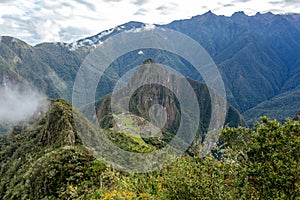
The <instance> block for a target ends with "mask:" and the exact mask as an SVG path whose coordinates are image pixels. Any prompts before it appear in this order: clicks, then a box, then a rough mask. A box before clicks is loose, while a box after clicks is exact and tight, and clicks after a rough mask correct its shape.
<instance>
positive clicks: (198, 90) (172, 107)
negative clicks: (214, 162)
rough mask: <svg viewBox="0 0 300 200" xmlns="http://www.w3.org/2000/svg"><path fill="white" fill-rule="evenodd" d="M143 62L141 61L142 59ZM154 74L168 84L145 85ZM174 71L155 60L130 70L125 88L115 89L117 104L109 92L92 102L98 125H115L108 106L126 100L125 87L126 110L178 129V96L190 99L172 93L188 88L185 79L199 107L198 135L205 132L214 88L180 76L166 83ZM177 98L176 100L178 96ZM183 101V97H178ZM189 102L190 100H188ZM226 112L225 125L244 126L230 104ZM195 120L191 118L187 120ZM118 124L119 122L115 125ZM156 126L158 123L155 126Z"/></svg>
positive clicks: (180, 109) (85, 110) (210, 114)
mask: <svg viewBox="0 0 300 200" xmlns="http://www.w3.org/2000/svg"><path fill="white" fill-rule="evenodd" d="M144 62H145V61H144ZM158 76H162V77H163V79H162V80H161V81H160V83H161V84H162V85H168V86H169V87H168V88H167V87H164V86H162V85H159V84H145V80H146V82H148V81H149V82H151V80H153V79H157V77H158ZM174 76H175V75H174V74H172V73H169V72H166V71H165V70H164V69H163V68H161V67H160V66H159V65H157V64H156V63H152V64H148V65H143V67H140V68H137V69H136V71H135V72H134V75H133V76H132V78H131V79H130V80H129V82H128V85H127V88H123V89H122V90H121V91H116V92H115V94H114V95H115V97H114V98H117V99H118V100H117V102H119V103H121V104H120V105H119V104H118V103H117V102H112V101H111V98H112V95H107V96H105V97H104V98H102V99H100V100H99V101H97V102H96V103H95V106H92V111H93V108H94V107H95V109H96V113H97V119H98V120H99V122H100V125H101V127H102V128H106V129H107V128H113V129H114V128H116V122H115V121H114V120H113V118H112V116H113V112H112V108H111V105H112V104H114V106H115V107H117V109H120V107H122V106H123V105H122V102H126V98H128V97H127V96H126V95H123V93H124V91H127V90H128V93H132V96H131V97H130V100H129V112H130V113H133V114H135V115H137V116H140V117H142V118H144V119H147V120H148V121H151V122H152V123H154V124H157V123H158V124H159V122H163V121H165V124H162V125H163V126H162V128H163V130H165V131H167V132H170V133H176V131H177V130H178V128H179V126H180V123H183V122H181V120H182V119H181V118H182V117H185V116H189V114H188V115H183V114H184V113H183V112H184V108H182V107H181V106H183V105H181V104H180V103H179V99H181V98H182V97H183V98H186V99H187V101H191V99H190V98H189V96H186V95H185V93H180V92H179V93H177V94H176V95H175V93H174V91H176V90H177V91H188V90H189V88H187V87H186V85H185V84H184V81H187V83H189V84H190V85H191V88H192V89H193V92H195V96H196V98H197V104H198V106H199V109H200V112H199V120H200V121H199V124H198V126H199V128H198V134H201V135H202V134H204V133H206V132H207V131H208V127H209V124H210V119H211V117H212V105H211V102H212V100H211V96H214V95H215V94H214V91H212V90H211V89H209V88H208V87H207V85H205V84H201V83H199V82H197V81H194V80H192V79H187V80H183V78H176V80H177V81H176V82H175V83H173V84H168V83H169V82H172V80H174ZM135 85H143V86H141V87H139V88H138V89H137V90H133V91H131V90H132V89H131V88H134V86H135ZM178 98H179V99H178ZM181 101H183V100H181ZM190 104H192V102H190ZM155 105H161V106H163V107H164V109H165V111H166V115H165V116H163V113H161V112H163V111H161V110H159V108H153V106H154V107H155ZM152 108H153V109H155V110H154V111H153V112H154V115H155V117H156V118H157V119H158V122H155V121H152V120H155V119H153V118H151V113H150V114H149V112H150V111H151V109H152ZM226 109H227V115H226V118H225V121H224V123H225V125H228V126H231V127H237V126H240V125H245V122H244V119H243V117H242V116H241V115H240V114H239V112H238V111H237V110H236V109H235V108H233V107H232V106H231V105H226ZM121 110H122V109H121ZM83 112H84V113H89V112H91V111H90V110H89V108H85V109H84V110H83ZM87 115H88V116H91V117H89V118H90V119H91V120H92V119H93V118H94V116H93V115H90V114H87ZM216 115H217V116H221V114H220V113H217V114H216ZM193 120H196V119H191V121H193ZM118 125H119V124H118ZM158 127H160V125H158Z"/></svg>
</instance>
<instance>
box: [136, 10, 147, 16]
mask: <svg viewBox="0 0 300 200" xmlns="http://www.w3.org/2000/svg"><path fill="white" fill-rule="evenodd" d="M146 14H147V10H146V9H143V8H141V9H138V10H137V11H136V12H135V13H134V15H141V16H145V15H146Z"/></svg>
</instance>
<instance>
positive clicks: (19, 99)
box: [0, 87, 49, 124]
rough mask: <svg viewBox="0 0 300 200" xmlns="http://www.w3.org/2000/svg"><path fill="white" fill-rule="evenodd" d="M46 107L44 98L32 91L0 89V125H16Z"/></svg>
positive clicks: (9, 88) (47, 104) (46, 102)
mask: <svg viewBox="0 0 300 200" xmlns="http://www.w3.org/2000/svg"><path fill="white" fill-rule="evenodd" d="M48 107H49V103H48V101H46V97H45V96H44V95H42V94H40V93H38V92H36V91H34V90H32V89H26V90H23V91H22V90H19V89H18V88H17V87H15V88H11V87H2V88H0V123H10V124H16V123H18V122H20V121H24V120H26V119H29V118H30V117H32V116H33V115H34V114H35V113H36V112H38V111H39V110H41V111H45V110H47V109H48Z"/></svg>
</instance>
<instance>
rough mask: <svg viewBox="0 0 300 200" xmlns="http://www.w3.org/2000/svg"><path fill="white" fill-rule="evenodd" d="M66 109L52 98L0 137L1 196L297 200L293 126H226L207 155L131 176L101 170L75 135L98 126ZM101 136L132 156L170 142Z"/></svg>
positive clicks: (299, 176) (297, 140)
mask: <svg viewBox="0 0 300 200" xmlns="http://www.w3.org/2000/svg"><path fill="white" fill-rule="evenodd" d="M71 108H72V107H71V106H70V105H69V104H68V103H67V102H66V101H65V100H62V99H58V100H51V107H50V109H49V111H48V112H47V113H45V114H44V115H43V116H41V117H40V118H39V119H38V120H37V121H36V122H34V123H33V124H29V125H27V126H24V127H15V128H13V129H12V132H11V133H10V134H8V135H5V136H1V137H0V147H1V148H0V175H1V182H0V198H1V199H87V200H88V199H300V171H299V167H300V158H299V155H298V154H299V151H300V122H298V121H292V120H287V121H286V122H285V123H284V124H280V123H279V122H277V121H276V120H274V121H271V120H269V119H268V118H266V117H263V118H262V119H261V122H260V123H257V124H256V125H255V127H254V128H253V129H250V128H243V127H238V128H229V127H227V128H225V129H224V130H223V132H222V135H221V138H220V143H219V146H218V147H216V149H215V150H214V151H213V153H209V154H208V155H206V157H203V158H202V157H198V156H194V157H192V156H190V155H188V154H185V155H182V156H180V157H179V158H177V159H176V160H175V161H174V162H173V163H170V164H169V165H167V166H165V167H164V168H163V169H161V170H160V171H153V172H149V173H144V174H131V173H124V172H119V171H115V169H113V168H110V167H107V166H105V165H104V164H103V163H105V162H104V160H103V161H102V160H100V159H99V160H96V159H95V158H94V156H93V155H92V154H91V152H90V151H89V150H87V149H86V148H85V147H84V146H83V145H82V141H81V140H80V138H79V136H78V135H79V134H82V133H80V132H79V131H83V132H87V133H90V134H91V135H92V136H93V135H94V131H96V130H97V127H96V128H95V127H94V126H92V125H91V124H90V123H89V122H88V121H87V120H86V119H84V118H82V116H81V115H80V113H78V112H77V111H74V113H73V114H75V115H76V118H77V121H78V122H77V123H78V124H77V125H78V127H79V130H77V129H75V128H74V125H75V122H74V118H73V117H72V116H73V115H72V109H71ZM104 134H105V135H106V136H107V137H108V138H109V139H110V140H111V141H112V142H114V143H115V144H116V145H117V146H119V147H120V148H123V149H124V150H127V151H132V152H151V151H153V150H156V149H158V148H162V147H164V146H165V145H166V143H168V142H169V141H170V140H171V139H172V135H171V134H169V133H167V132H163V133H162V138H141V137H139V136H137V135H133V134H131V133H127V132H124V131H111V130H105V131H104ZM93 139H95V138H94V137H92V138H91V142H92V140H93ZM197 148H201V146H193V149H197ZM216 155H218V156H217V158H216ZM125 159H126V158H125Z"/></svg>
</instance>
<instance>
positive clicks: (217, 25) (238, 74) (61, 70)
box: [0, 12, 300, 122]
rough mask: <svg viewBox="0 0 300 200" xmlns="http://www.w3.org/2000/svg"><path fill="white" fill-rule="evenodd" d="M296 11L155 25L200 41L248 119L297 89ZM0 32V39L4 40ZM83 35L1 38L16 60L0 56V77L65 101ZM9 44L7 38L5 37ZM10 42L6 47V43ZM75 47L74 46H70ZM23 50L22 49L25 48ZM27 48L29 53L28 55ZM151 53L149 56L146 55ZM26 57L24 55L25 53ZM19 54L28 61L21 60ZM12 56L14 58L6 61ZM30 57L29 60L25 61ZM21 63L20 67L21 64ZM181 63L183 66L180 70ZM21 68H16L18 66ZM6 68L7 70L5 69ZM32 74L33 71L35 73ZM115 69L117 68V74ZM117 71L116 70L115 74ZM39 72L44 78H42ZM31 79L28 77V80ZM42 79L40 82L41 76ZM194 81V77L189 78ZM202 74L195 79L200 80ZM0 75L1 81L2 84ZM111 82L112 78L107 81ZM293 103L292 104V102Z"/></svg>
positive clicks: (88, 47)
mask: <svg viewBox="0 0 300 200" xmlns="http://www.w3.org/2000/svg"><path fill="white" fill-rule="evenodd" d="M299 16H300V15H299V14H287V15H275V14H272V13H265V14H261V13H257V14H256V15H253V16H247V15H246V14H245V13H243V12H236V13H234V14H233V15H232V16H230V17H229V16H218V15H215V14H213V13H212V12H208V13H206V14H204V15H198V16H194V17H192V18H190V19H184V20H176V21H173V22H171V23H169V24H165V25H154V26H156V27H160V28H170V29H172V30H177V31H180V32H182V33H184V34H186V35H188V36H190V37H191V38H192V39H194V40H196V41H197V42H199V43H200V44H201V45H202V46H203V47H204V48H205V49H206V50H207V52H208V53H209V54H210V56H211V57H212V58H213V60H214V61H215V62H216V64H217V66H218V68H219V70H220V72H221V74H222V77H223V80H224V82H225V87H226V91H227V97H228V101H229V102H230V103H231V104H232V105H233V106H234V107H236V108H237V109H238V110H239V111H240V112H241V113H242V114H244V113H245V118H246V121H248V122H250V121H253V118H255V119H257V118H258V117H259V116H252V115H248V114H247V111H248V110H250V109H251V110H256V111H257V112H256V111H254V113H255V112H256V113H261V112H260V109H261V108H260V106H258V105H259V104H262V103H264V102H266V103H267V102H268V101H273V100H274V101H275V100H276V101H277V100H278V98H277V97H278V96H280V95H283V94H285V93H289V94H290V95H293V94H294V93H295V92H294V91H298V90H299V89H300V81H299V79H297V77H298V74H299V72H300V70H299V69H300V64H299V63H300V60H299V59H297V55H299V53H300V42H299V41H300V26H299V24H300V23H299V22H300V17H299ZM145 27H147V25H146V24H144V23H141V22H128V23H125V24H123V25H120V26H117V27H116V28H113V29H110V30H107V31H102V32H100V33H99V34H96V35H95V36H91V37H88V40H90V41H93V39H95V41H96V42H98V43H99V44H98V45H101V42H103V41H104V40H105V39H107V38H109V37H110V36H113V35H114V34H118V33H120V32H122V31H127V30H132V28H134V29H136V28H145ZM5 38H6V37H2V39H1V40H3V39H4V40H7V39H5ZM83 40H84V38H83V39H80V40H78V42H81V43H82V45H79V43H78V42H77V43H76V44H74V45H72V44H66V43H42V44H38V45H35V46H30V45H28V46H26V45H24V44H23V43H22V44H21V45H20V46H21V47H22V45H23V47H22V48H25V49H29V50H26V51H22V50H21V49H22V48H21V49H19V50H18V49H15V48H12V47H13V46H12V45H10V44H8V45H6V44H4V43H3V42H1V44H3V45H2V47H1V48H0V50H1V49H2V52H1V55H6V54H7V52H11V53H13V54H12V55H13V57H15V59H11V58H9V59H8V57H3V56H2V57H1V59H0V62H1V63H2V64H1V66H3V67H5V68H6V69H5V68H3V67H2V68H3V69H5V70H1V71H2V77H5V76H8V80H12V81H13V82H20V83H23V82H30V83H29V84H30V85H32V86H37V85H40V86H37V87H38V88H39V89H40V90H41V91H42V92H45V93H46V94H47V95H48V96H50V97H54V98H57V97H65V98H67V99H69V100H70V98H71V88H72V84H73V82H74V79H75V76H76V71H77V70H78V69H79V67H80V65H81V63H82V61H83V60H84V58H85V56H87V55H88V53H89V52H91V51H92V50H93V49H94V48H95V45H96V44H94V43H89V42H87V43H86V44H85V45H84V42H83ZM10 41H11V43H13V41H12V39H10ZM7 47H9V48H7ZM75 47H76V48H75ZM26 52H27V53H26ZM28 52H31V53H32V54H33V55H34V56H30V55H28ZM150 55H153V53H152V54H150ZM160 55H163V56H164V58H163V59H161V60H162V63H164V64H168V63H170V62H173V64H172V66H176V65H177V66H180V67H178V68H179V70H181V69H183V70H185V75H186V76H187V77H189V76H193V75H194V73H193V72H191V71H188V70H186V69H189V68H190V66H187V65H186V62H183V61H182V60H180V59H177V58H175V57H172V61H171V60H167V59H170V58H171V57H170V55H169V54H166V53H165V52H160ZM24 56H25V57H24ZM22 58H23V59H25V60H27V62H20V59H21V61H22ZM11 60H12V61H13V62H11ZM28 60H30V62H28ZM121 61H122V63H123V62H124V63H123V64H122V63H114V64H113V65H115V66H118V68H119V69H120V68H121V66H122V65H127V67H125V68H126V69H127V68H128V69H130V67H131V65H130V64H125V63H126V62H127V63H132V62H133V60H132V59H130V57H127V58H126V59H125V60H121ZM37 63H39V64H38V65H40V66H44V67H43V68H44V69H47V70H46V71H44V72H43V71H41V70H40V69H36V70H34V73H33V72H30V68H29V67H28V66H35V65H36V64H37ZM24 66H25V67H24ZM184 68H185V69H184ZM20 70H21V71H20ZM5 71H6V72H5ZM35 74H36V75H37V76H36V75H35ZM45 74H48V75H47V76H45ZM117 74H118V73H117ZM121 75H122V74H120V73H119V75H118V76H121ZM41 77H43V78H42V79H41ZM29 78H30V80H29ZM45 78H46V80H47V81H44V80H43V79H45ZM190 78H192V79H195V80H198V79H197V77H190ZM200 79H201V78H199V80H200ZM3 80H4V78H2V82H1V80H0V82H1V83H2V84H3V83H4V81H3ZM110 81H112V82H108V83H109V84H107V85H108V86H109V85H112V84H110V83H113V82H114V81H116V80H110ZM103 91H104V92H102V93H101V94H100V93H99V96H98V97H101V96H104V95H106V94H108V93H109V91H110V88H109V87H107V88H104V90H103ZM286 104H287V107H290V108H292V107H300V105H299V102H286ZM294 104H295V105H294ZM273 111H274V109H273V108H272V109H270V110H266V111H265V112H264V113H265V114H266V115H267V116H270V117H274V116H279V120H284V119H285V118H286V117H292V116H293V113H294V112H295V111H293V112H292V111H291V110H289V112H286V113H285V114H284V115H282V116H281V115H280V113H277V114H276V113H275V115H274V114H273V113H274V112H273Z"/></svg>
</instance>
